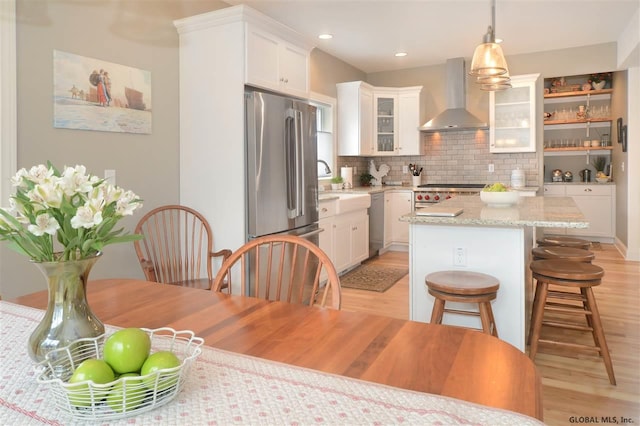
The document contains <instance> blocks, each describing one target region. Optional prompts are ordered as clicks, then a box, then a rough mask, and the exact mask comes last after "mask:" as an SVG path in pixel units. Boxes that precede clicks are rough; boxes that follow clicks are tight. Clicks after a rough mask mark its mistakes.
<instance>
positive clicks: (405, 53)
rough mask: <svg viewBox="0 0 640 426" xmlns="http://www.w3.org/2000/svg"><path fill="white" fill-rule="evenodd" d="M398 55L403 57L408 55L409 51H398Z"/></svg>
mask: <svg viewBox="0 0 640 426" xmlns="http://www.w3.org/2000/svg"><path fill="white" fill-rule="evenodd" d="M396 56H397V57H398V58H401V57H403V56H407V52H398V53H396Z"/></svg>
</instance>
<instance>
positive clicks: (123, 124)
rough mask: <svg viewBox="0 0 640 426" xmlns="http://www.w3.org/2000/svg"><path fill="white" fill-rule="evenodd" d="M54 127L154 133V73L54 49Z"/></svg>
mask: <svg viewBox="0 0 640 426" xmlns="http://www.w3.org/2000/svg"><path fill="white" fill-rule="evenodd" d="M53 92H54V93H53V127H55V128H60V129H78V130H95V131H101V132H119V133H142V134H151V72H149V71H145V70H141V69H138V68H132V67H128V66H126V65H120V64H115V63H112V62H107V61H103V60H100V59H95V58H88V57H86V56H80V55H75V54H73V53H67V52H62V51H59V50H54V51H53Z"/></svg>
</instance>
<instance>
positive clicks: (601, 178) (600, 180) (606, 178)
mask: <svg viewBox="0 0 640 426" xmlns="http://www.w3.org/2000/svg"><path fill="white" fill-rule="evenodd" d="M596 181H597V182H598V183H607V182H609V176H605V177H597V178H596Z"/></svg>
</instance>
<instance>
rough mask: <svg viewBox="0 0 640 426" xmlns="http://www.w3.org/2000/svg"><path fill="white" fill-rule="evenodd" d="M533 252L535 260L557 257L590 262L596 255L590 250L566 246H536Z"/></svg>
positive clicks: (558, 258) (556, 258)
mask: <svg viewBox="0 0 640 426" xmlns="http://www.w3.org/2000/svg"><path fill="white" fill-rule="evenodd" d="M531 254H532V255H533V260H544V259H555V260H571V261H573V262H587V263H590V262H591V261H592V260H593V259H595V257H596V256H595V254H593V252H591V251H589V250H585V249H580V248H573V247H564V246H540V247H534V248H533V249H532V250H531Z"/></svg>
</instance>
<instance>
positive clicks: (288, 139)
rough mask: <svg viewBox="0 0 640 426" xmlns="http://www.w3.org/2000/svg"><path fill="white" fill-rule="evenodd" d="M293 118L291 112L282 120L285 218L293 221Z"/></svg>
mask: <svg viewBox="0 0 640 426" xmlns="http://www.w3.org/2000/svg"><path fill="white" fill-rule="evenodd" d="M294 132H295V116H294V114H293V111H292V110H289V111H287V116H286V117H285V119H284V150H285V153H284V155H285V159H286V164H285V175H286V181H287V182H286V183H287V217H288V218H289V219H293V218H295V217H296V216H297V210H298V209H297V205H296V202H297V193H298V192H297V184H296V167H297V163H298V162H297V161H296V152H295V150H296V147H295V144H294V136H293V133H294Z"/></svg>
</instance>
